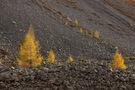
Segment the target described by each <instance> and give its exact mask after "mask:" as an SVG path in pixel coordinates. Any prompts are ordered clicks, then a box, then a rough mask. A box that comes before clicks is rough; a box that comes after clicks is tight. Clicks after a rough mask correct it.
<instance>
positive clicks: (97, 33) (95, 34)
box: [94, 31, 99, 39]
mask: <svg viewBox="0 0 135 90" xmlns="http://www.w3.org/2000/svg"><path fill="white" fill-rule="evenodd" d="M94 37H95V38H96V39H99V32H98V31H95V33H94Z"/></svg>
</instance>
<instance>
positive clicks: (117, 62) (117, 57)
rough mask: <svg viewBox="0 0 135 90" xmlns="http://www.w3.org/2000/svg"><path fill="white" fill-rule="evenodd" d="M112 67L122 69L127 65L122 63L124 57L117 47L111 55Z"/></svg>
mask: <svg viewBox="0 0 135 90" xmlns="http://www.w3.org/2000/svg"><path fill="white" fill-rule="evenodd" d="M111 67H112V68H122V69H126V68H127V66H126V65H125V64H124V59H123V57H122V55H121V53H119V50H118V49H117V50H116V52H115V54H114V56H113V62H112V64H111Z"/></svg>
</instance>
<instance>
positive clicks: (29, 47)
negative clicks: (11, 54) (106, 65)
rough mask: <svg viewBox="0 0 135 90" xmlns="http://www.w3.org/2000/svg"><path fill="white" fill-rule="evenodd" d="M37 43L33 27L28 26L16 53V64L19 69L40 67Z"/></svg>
mask: <svg viewBox="0 0 135 90" xmlns="http://www.w3.org/2000/svg"><path fill="white" fill-rule="evenodd" d="M39 50H40V47H39V42H38V41H37V40H36V39H35V35H34V29H33V26H32V25H30V27H29V30H28V33H27V34H26V35H25V37H24V39H23V41H22V43H21V45H20V48H19V53H18V58H17V62H18V65H19V66H21V67H36V66H39V65H41V63H42V59H43V57H42V56H41V54H40V52H39Z"/></svg>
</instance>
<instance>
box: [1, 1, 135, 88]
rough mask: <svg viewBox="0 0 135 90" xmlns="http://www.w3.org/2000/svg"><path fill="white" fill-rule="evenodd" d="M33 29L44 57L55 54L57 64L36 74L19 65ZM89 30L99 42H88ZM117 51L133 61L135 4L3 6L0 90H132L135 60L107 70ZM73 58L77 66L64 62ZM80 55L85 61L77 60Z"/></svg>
mask: <svg viewBox="0 0 135 90" xmlns="http://www.w3.org/2000/svg"><path fill="white" fill-rule="evenodd" d="M69 18H71V20H70V19H69ZM75 19H77V20H78V22H79V25H78V26H77V27H75V26H74V22H75ZM66 22H67V23H68V25H65V23H66ZM30 24H32V25H33V26H34V28H35V35H36V38H37V39H38V40H39V41H40V44H41V47H42V49H41V52H42V55H43V56H44V58H46V57H47V51H49V50H50V49H53V50H54V52H55V54H56V60H57V62H56V63H55V64H54V65H49V64H48V63H46V61H45V60H44V64H43V66H41V67H39V68H38V69H31V68H27V69H24V68H23V69H22V68H18V66H17V65H16V57H17V53H18V48H19V45H20V42H21V40H22V39H23V37H24V35H25V34H26V32H27V30H28V28H29V25H30ZM79 28H83V30H84V32H83V33H80V32H79ZM89 30H92V31H93V32H95V31H98V32H99V33H100V37H99V39H98V40H96V39H95V38H90V37H89V36H88V35H87V34H86V31H89ZM115 46H118V47H119V49H120V51H121V52H122V54H123V56H124V57H127V56H135V1H134V0H1V1H0V62H1V61H2V64H1V65H0V89H11V90H12V89H13V90H15V89H25V90H29V89H32V90H33V89H35V90H39V89H44V90H89V89H90V90H92V89H95V90H102V89H103V90H104V89H105V90H108V89H111V90H127V89H129V90H134V89H135V67H134V66H135V61H134V60H129V61H125V62H126V64H127V66H128V69H127V70H121V69H116V70H110V68H109V67H108V65H109V63H111V60H112V59H111V58H112V55H113V53H114V51H115ZM3 48H4V49H3ZM70 54H71V55H72V56H73V58H74V60H75V61H74V62H73V63H67V62H66V61H65V60H67V57H68V56H69V55H70ZM80 55H83V56H84V58H85V60H84V61H79V56H80ZM93 58H94V59H93ZM95 58H96V59H95Z"/></svg>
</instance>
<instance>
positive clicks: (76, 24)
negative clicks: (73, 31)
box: [75, 19, 78, 27]
mask: <svg viewBox="0 0 135 90" xmlns="http://www.w3.org/2000/svg"><path fill="white" fill-rule="evenodd" d="M77 26H78V20H77V19H75V27H77Z"/></svg>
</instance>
